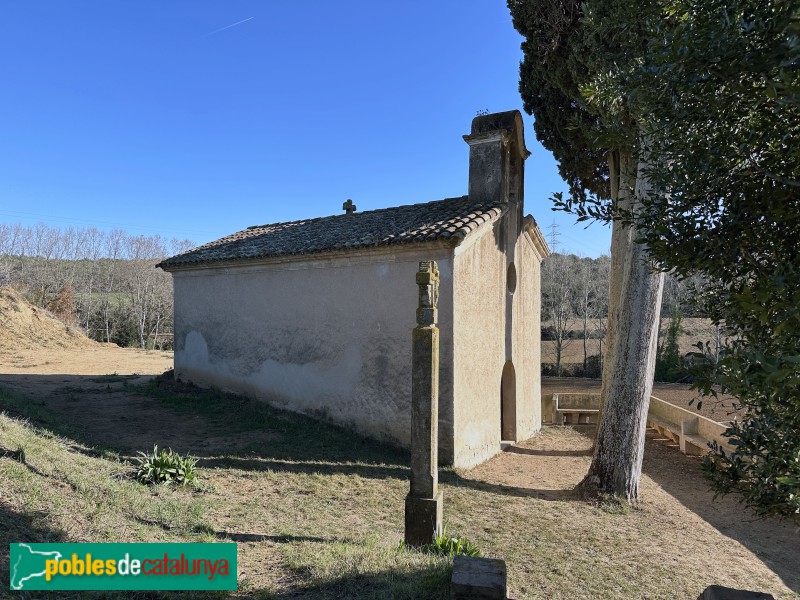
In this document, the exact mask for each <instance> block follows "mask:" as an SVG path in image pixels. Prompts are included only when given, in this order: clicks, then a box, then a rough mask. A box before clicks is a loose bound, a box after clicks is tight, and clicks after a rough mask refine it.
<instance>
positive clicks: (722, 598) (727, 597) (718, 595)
mask: <svg viewBox="0 0 800 600" xmlns="http://www.w3.org/2000/svg"><path fill="white" fill-rule="evenodd" d="M697 600H775V597H774V596H773V595H772V594H766V593H764V592H752V591H749V590H737V589H734V588H729V587H725V586H722V585H710V586H708V587H707V588H706V589H705V590H703V593H702V594H700V595H699V596H698V597H697Z"/></svg>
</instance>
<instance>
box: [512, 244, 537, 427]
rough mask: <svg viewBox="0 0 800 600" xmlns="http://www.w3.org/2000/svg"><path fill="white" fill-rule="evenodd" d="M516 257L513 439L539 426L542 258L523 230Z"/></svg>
mask: <svg viewBox="0 0 800 600" xmlns="http://www.w3.org/2000/svg"><path fill="white" fill-rule="evenodd" d="M516 257H517V260H516V261H515V263H516V268H517V290H516V292H515V293H514V295H513V307H514V345H513V348H512V351H513V358H512V360H513V361H514V367H515V368H516V371H517V436H516V439H517V440H524V439H527V438H529V437H531V436H532V435H533V434H534V433H536V432H537V431H539V430H540V429H541V428H542V403H541V397H542V368H541V362H542V361H541V355H542V344H541V312H542V311H541V305H542V296H541V279H542V278H541V264H542V257H541V255H540V254H539V252H537V251H536V248H535V246H534V244H533V242H532V241H531V239H530V238H529V237H528V235H527V234H526V233H523V234H522V235H521V236H520V237H519V239H518V240H517V248H516Z"/></svg>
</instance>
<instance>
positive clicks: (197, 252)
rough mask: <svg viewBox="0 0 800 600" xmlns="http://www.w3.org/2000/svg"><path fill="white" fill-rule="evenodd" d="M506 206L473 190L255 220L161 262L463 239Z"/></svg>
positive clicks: (200, 261)
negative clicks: (473, 196) (480, 198)
mask: <svg viewBox="0 0 800 600" xmlns="http://www.w3.org/2000/svg"><path fill="white" fill-rule="evenodd" d="M504 208H505V204H504V203H502V202H494V203H491V202H470V200H469V196H461V197H459V198H447V199H445V200H437V201H435V202H426V203H424V204H409V205H406V206H395V207H392V208H381V209H378V210H369V211H364V212H356V213H353V214H351V215H346V214H341V215H333V216H330V217H318V218H316V219H306V220H302V221H292V222H289V223H272V224H270V225H257V226H254V227H248V228H247V229H245V230H243V231H239V232H238V233H234V234H232V235H229V236H227V237H224V238H222V239H219V240H216V241H214V242H210V243H208V244H205V245H203V246H200V247H198V248H195V249H193V250H189V251H188V252H184V253H183V254H178V255H177V256H173V257H172V258H168V259H166V260H164V261H162V262H161V263H160V264H159V265H158V266H160V267H162V268H163V269H166V270H170V268H173V267H188V266H191V265H200V264H206V263H215V262H228V261H239V260H249V259H258V258H268V257H274V256H290V255H298V254H318V253H321V252H330V251H334V250H345V249H355V248H368V247H376V246H390V245H399V244H409V243H420V242H423V243H424V242H426V241H433V240H439V239H445V240H447V239H450V240H461V239H463V238H464V237H465V236H467V235H469V233H471V232H472V231H474V230H475V229H477V228H478V227H479V226H480V225H482V224H483V223H485V222H487V221H489V220H490V219H492V218H493V217H496V216H498V215H500V213H501V212H502V211H503V209H504Z"/></svg>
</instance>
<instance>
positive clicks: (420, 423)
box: [405, 261, 442, 546]
mask: <svg viewBox="0 0 800 600" xmlns="http://www.w3.org/2000/svg"><path fill="white" fill-rule="evenodd" d="M417 285H418V286H419V306H418V308H417V326H416V327H415V328H414V331H413V333H412V352H411V491H410V492H409V494H408V496H406V534H405V542H406V544H407V545H409V546H422V545H424V544H429V543H431V541H432V538H433V534H434V532H437V533H438V532H441V530H442V492H441V491H439V481H438V471H437V467H438V456H437V452H438V447H439V439H438V437H439V436H438V424H439V328H438V327H436V321H437V312H438V311H437V308H436V307H437V304H438V301H439V267H438V266H437V264H436V262H434V261H423V262H421V263H419V272H418V273H417Z"/></svg>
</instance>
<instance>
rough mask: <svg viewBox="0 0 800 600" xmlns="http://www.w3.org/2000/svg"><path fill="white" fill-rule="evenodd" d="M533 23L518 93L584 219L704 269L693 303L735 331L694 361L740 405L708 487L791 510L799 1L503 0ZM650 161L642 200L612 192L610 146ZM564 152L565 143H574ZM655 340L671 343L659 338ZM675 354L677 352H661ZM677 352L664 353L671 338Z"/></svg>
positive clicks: (799, 393)
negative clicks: (632, 234)
mask: <svg viewBox="0 0 800 600" xmlns="http://www.w3.org/2000/svg"><path fill="white" fill-rule="evenodd" d="M509 8H510V9H511V13H512V16H513V19H514V26H515V27H516V28H517V30H518V31H519V32H520V33H521V34H522V35H524V36H525V37H526V41H525V43H523V52H524V55H525V60H524V62H523V63H522V65H521V67H520V92H521V94H522V97H523V100H524V102H525V109H526V110H528V111H529V112H533V114H534V116H535V118H536V125H535V128H536V132H537V137H539V140H540V141H541V142H542V143H543V144H544V145H545V147H547V148H549V149H551V150H552V151H553V153H554V155H555V157H556V159H557V160H558V161H559V165H560V166H559V168H560V170H561V173H562V175H563V176H564V177H565V179H566V180H567V181H568V182H569V183H570V192H571V195H570V197H569V198H561V197H557V198H556V200H557V206H558V207H559V208H560V209H563V210H568V211H571V212H573V213H574V214H576V215H577V217H578V219H579V220H586V219H595V218H596V219H603V220H610V219H612V218H619V219H622V220H623V221H626V222H633V223H635V225H636V230H637V231H638V232H639V235H640V238H639V240H638V241H641V242H644V243H646V245H647V247H648V249H649V254H650V257H651V258H652V259H653V261H654V264H656V265H658V266H660V267H661V268H663V269H664V270H670V271H672V272H674V273H676V274H677V276H678V277H684V278H689V277H693V276H697V275H700V276H702V277H703V279H704V280H705V282H706V283H705V285H704V286H703V289H702V293H701V295H700V297H699V298H698V306H700V307H701V308H702V310H704V311H705V312H706V314H708V315H709V316H710V317H711V318H712V319H713V320H714V322H715V324H717V325H720V326H724V327H725V328H726V331H727V332H728V334H729V339H731V340H733V341H729V342H728V343H727V347H725V348H723V349H722V351H721V352H720V354H719V356H718V357H715V360H709V357H708V353H704V352H698V353H695V356H693V360H694V363H695V364H693V365H691V366H690V373H691V375H692V377H693V380H694V384H695V387H696V388H697V389H698V390H699V391H700V392H701V393H702V394H705V395H707V396H708V395H710V396H714V395H716V394H718V393H720V392H723V393H728V394H732V395H734V396H736V397H737V398H738V399H739V402H740V404H741V405H742V407H743V408H744V409H745V416H744V419H743V421H742V422H741V423H739V424H737V425H735V426H734V427H732V428H731V429H730V430H729V435H730V439H731V443H732V444H733V445H734V446H735V448H736V450H735V451H734V452H733V454H732V455H730V456H728V455H725V454H723V453H721V452H719V451H718V452H715V453H714V454H712V455H711V456H710V457H709V458H708V460H707V461H706V469H707V471H708V473H709V476H710V478H711V482H712V485H713V487H714V489H715V491H716V492H717V493H722V494H724V493H728V492H730V491H739V492H742V493H743V494H744V500H745V502H746V503H747V504H748V505H750V506H751V507H753V508H754V509H755V510H756V511H757V512H758V513H759V514H762V515H767V514H776V515H780V516H784V517H789V518H793V519H797V515H798V509H797V495H798V485H797V481H798V475H797V470H796V469H797V467H796V465H797V461H798V455H799V454H800V434H799V433H798V431H800V427H798V420H797V419H798V416H797V415H798V414H800V383H798V382H800V350H799V349H800V312H799V311H800V180H799V179H798V173H800V144H797V140H798V139H800V9H799V8H798V6H797V3H795V2H789V1H787V0H705V1H703V2H695V1H694V0H651V1H650V2H645V3H641V2H638V3H634V2H632V1H629V0H611V1H609V0H568V1H567V2H560V3H554V2H549V1H548V0H509ZM626 147H627V148H630V149H631V150H632V153H633V155H634V156H635V157H639V158H642V157H644V158H645V159H646V161H645V162H646V164H647V168H646V170H645V171H644V174H645V175H646V176H647V181H648V184H649V185H650V187H651V192H652V193H650V194H648V197H647V198H646V199H644V202H643V204H642V206H641V208H637V210H636V213H635V214H634V213H632V212H631V213H625V212H622V211H620V210H618V209H619V207H613V206H611V205H610V204H609V202H608V201H607V198H608V197H609V195H608V193H606V190H605V188H604V187H603V178H604V177H605V176H606V173H608V168H607V165H606V164H605V163H604V161H605V155H604V154H605V152H606V150H608V149H615V148H621V149H625V148H626ZM570 153H574V154H575V155H576V156H570ZM665 350H666V349H665ZM670 353H672V351H670ZM672 356H673V358H674V354H672Z"/></svg>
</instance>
